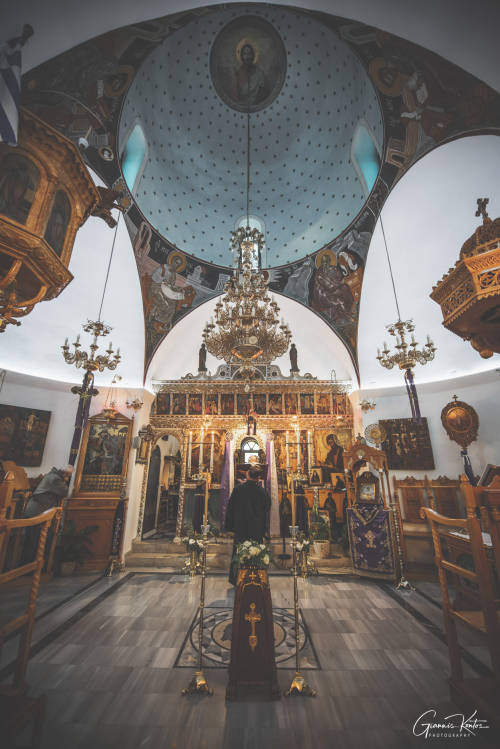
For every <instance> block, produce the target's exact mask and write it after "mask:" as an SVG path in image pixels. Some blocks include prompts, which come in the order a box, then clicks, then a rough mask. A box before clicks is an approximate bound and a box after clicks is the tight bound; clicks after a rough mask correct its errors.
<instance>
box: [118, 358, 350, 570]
mask: <svg viewBox="0 0 500 749" xmlns="http://www.w3.org/2000/svg"><path fill="white" fill-rule="evenodd" d="M237 369H238V368H237V367H235V366H231V365H222V366H220V367H218V369H217V372H216V373H215V374H214V375H213V376H209V375H207V373H206V372H205V371H203V370H201V371H199V372H198V374H197V375H187V376H186V377H184V378H182V379H181V380H175V381H163V382H158V383H156V384H155V389H156V398H155V401H154V402H153V405H152V408H151V413H150V417H149V422H148V424H147V426H145V427H143V429H142V435H143V437H142V440H143V442H142V444H140V445H138V447H137V457H136V462H138V461H140V462H143V464H144V469H143V470H144V474H143V478H142V484H141V496H140V503H139V516H138V524H137V535H136V538H135V540H134V541H133V543H132V548H131V551H130V552H129V553H128V554H127V559H126V563H127V566H129V565H133V566H134V567H147V568H155V567H171V568H179V567H181V566H182V564H183V561H184V559H185V550H184V546H183V545H182V543H180V542H181V541H182V538H184V537H185V535H186V533H188V532H190V531H192V530H193V529H194V530H197V531H198V532H199V505H197V502H198V500H197V487H199V484H200V477H201V475H202V473H203V472H209V473H210V476H211V486H210V492H209V503H208V514H209V522H210V525H211V530H212V532H213V533H214V536H212V537H211V539H210V543H209V547H208V553H207V562H208V569H212V570H217V569H220V570H222V569H225V570H227V569H228V567H229V563H230V555H231V548H232V540H231V539H230V538H229V537H228V536H227V534H225V532H224V531H225V525H224V523H225V512H226V507H227V502H228V499H229V496H230V494H231V491H232V489H233V488H234V486H235V484H237V483H238V482H239V481H240V480H241V479H242V478H244V476H245V473H246V470H247V469H248V467H249V466H251V465H254V466H255V465H257V466H259V467H260V468H261V477H262V482H263V485H264V487H265V488H266V490H267V491H268V493H269V495H270V496H271V500H272V502H271V511H270V515H269V521H268V533H269V537H270V540H271V552H272V556H273V558H274V559H275V560H276V561H277V560H278V558H279V556H280V555H283V553H286V552H289V548H286V551H285V548H284V547H288V546H289V538H288V535H289V533H288V532H287V530H286V529H287V526H288V525H290V523H291V519H292V518H291V517H290V518H289V519H288V521H287V520H286V516H285V511H284V507H285V506H288V508H289V510H290V511H291V503H290V502H291V499H292V494H295V492H296V491H297V490H298V491H299V492H301V494H302V496H301V498H300V503H301V506H300V507H298V512H299V515H300V518H301V521H300V522H301V524H302V527H303V529H304V530H305V531H306V532H308V530H309V525H310V521H311V513H312V512H313V510H314V509H316V510H317V511H318V513H319V514H320V515H321V517H322V518H323V519H324V521H325V523H326V524H327V526H328V528H329V533H330V536H331V541H332V543H331V552H332V553H330V554H327V555H325V558H324V559H323V560H322V566H323V567H324V568H325V569H330V570H332V571H333V570H336V571H339V572H340V571H351V566H350V561H349V555H348V553H346V545H345V538H346V535H347V534H346V532H345V512H346V507H347V500H346V488H345V482H344V478H345V477H344V465H343V458H342V456H343V452H344V450H348V449H349V448H350V447H351V445H352V443H353V433H354V425H353V410H352V407H351V403H350V400H349V397H348V389H349V388H348V385H347V383H345V382H339V381H337V380H331V381H328V380H318V379H316V378H314V377H313V376H312V375H310V374H306V375H300V374H299V372H298V371H295V372H294V371H291V373H290V376H286V375H283V374H282V372H281V371H280V369H279V367H277V366H276V365H267V366H262V367H259V368H257V377H256V378H255V379H253V380H252V382H251V383H249V382H248V381H243V380H241V379H238V374H237ZM235 375H236V376H235ZM233 378H234V379H233ZM140 434H141V433H140ZM292 481H293V486H292V485H291V482H292ZM283 500H285V504H284V505H282V503H283ZM325 503H326V506H325ZM297 506H298V505H297ZM332 508H333V510H332ZM283 520H285V522H283ZM330 526H332V527H330ZM284 540H285V544H284V543H283V541H284ZM342 541H344V543H342ZM282 566H283V565H282ZM279 568H280V564H279V561H278V562H277V564H276V565H275V569H276V570H278V569H279Z"/></svg>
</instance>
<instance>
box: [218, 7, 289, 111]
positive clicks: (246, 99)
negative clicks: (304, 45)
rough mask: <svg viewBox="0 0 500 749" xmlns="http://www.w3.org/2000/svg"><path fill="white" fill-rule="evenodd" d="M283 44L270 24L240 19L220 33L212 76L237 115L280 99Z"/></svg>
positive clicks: (284, 69) (227, 25) (221, 93)
mask: <svg viewBox="0 0 500 749" xmlns="http://www.w3.org/2000/svg"><path fill="white" fill-rule="evenodd" d="M286 68H287V63H286V51H285V46H284V44H283V41H282V39H281V37H280V35H279V34H278V32H277V31H276V29H275V28H274V26H272V25H271V24H270V23H269V22H268V21H266V20H264V19H263V18H259V17H258V16H241V17H240V18H235V19H234V20H233V21H230V22H229V23H228V24H226V26H224V28H222V29H221V31H219V33H218V34H217V36H216V38H215V40H214V43H213V45H212V49H211V51H210V75H211V77H212V83H213V84H214V87H215V90H216V91H217V94H218V95H219V96H220V98H221V99H222V101H223V102H224V103H225V104H227V105H228V107H231V109H236V110H237V111H238V112H259V111H260V110H261V109H265V108H266V107H268V106H269V105H270V104H271V103H272V102H273V101H274V100H275V98H276V97H277V96H278V94H279V92H280V91H281V89H282V86H283V83H284V81H285V76H286Z"/></svg>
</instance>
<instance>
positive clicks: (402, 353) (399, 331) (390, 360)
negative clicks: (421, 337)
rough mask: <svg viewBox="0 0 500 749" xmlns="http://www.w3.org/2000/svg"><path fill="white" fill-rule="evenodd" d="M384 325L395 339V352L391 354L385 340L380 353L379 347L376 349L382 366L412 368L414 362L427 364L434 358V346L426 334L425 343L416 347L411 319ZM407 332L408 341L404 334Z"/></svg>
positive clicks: (387, 367)
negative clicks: (409, 335) (421, 346)
mask: <svg viewBox="0 0 500 749" xmlns="http://www.w3.org/2000/svg"><path fill="white" fill-rule="evenodd" d="M386 327H387V330H388V331H389V333H390V334H391V335H392V336H394V338H395V339H396V345H395V349H396V352H395V353H394V354H391V353H390V350H389V348H388V346H387V343H386V342H385V341H384V348H383V349H382V353H380V349H377V351H378V355H377V359H378V361H379V362H380V364H381V365H382V366H383V367H385V368H386V369H392V368H393V367H394V366H395V365H397V366H398V367H399V369H403V370H412V369H413V368H414V367H415V365H416V364H427V362H429V361H431V360H432V359H434V354H435V352H436V347H435V345H434V343H433V342H432V341H431V339H430V337H429V336H427V343H426V344H425V345H424V347H423V348H422V349H421V350H419V349H417V346H418V343H417V341H416V340H415V336H414V335H413V331H414V330H415V325H414V324H413V320H397V321H396V322H395V323H392V325H387V326H386ZM409 333H411V342H410V343H408V341H407V340H406V336H407V335H408V334H409Z"/></svg>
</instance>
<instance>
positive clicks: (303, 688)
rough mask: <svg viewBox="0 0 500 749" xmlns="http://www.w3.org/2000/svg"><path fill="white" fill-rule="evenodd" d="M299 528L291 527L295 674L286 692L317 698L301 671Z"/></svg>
mask: <svg viewBox="0 0 500 749" xmlns="http://www.w3.org/2000/svg"><path fill="white" fill-rule="evenodd" d="M298 530H299V529H298V526H296V525H291V526H290V535H291V537H292V557H293V608H294V616H295V674H294V677H293V679H292V683H291V684H290V686H289V688H288V689H287V690H286V692H285V697H291V696H292V695H298V696H299V695H300V696H302V697H315V696H316V691H315V690H314V689H312V688H311V687H310V686H309V684H308V683H307V681H306V680H305V678H304V676H303V675H302V673H301V671H300V648H299V637H300V630H299V590H298V584H297V577H298V570H297V532H298Z"/></svg>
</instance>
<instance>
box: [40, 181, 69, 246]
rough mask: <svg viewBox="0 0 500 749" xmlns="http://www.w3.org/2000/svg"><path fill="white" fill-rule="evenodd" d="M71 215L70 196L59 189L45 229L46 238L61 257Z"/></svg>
mask: <svg viewBox="0 0 500 749" xmlns="http://www.w3.org/2000/svg"><path fill="white" fill-rule="evenodd" d="M70 215H71V206H70V202H69V200H68V196H67V195H66V193H65V192H64V190H58V191H57V192H56V194H55V196H54V202H53V204H52V210H51V212H50V216H49V220H48V221H47V227H46V229H45V235H44V236H45V239H46V240H47V242H48V243H49V244H50V246H51V247H52V249H53V250H54V252H55V253H56V255H58V256H59V257H61V253H62V251H63V247H64V239H65V237H66V229H67V228H68V223H69V218H70Z"/></svg>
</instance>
